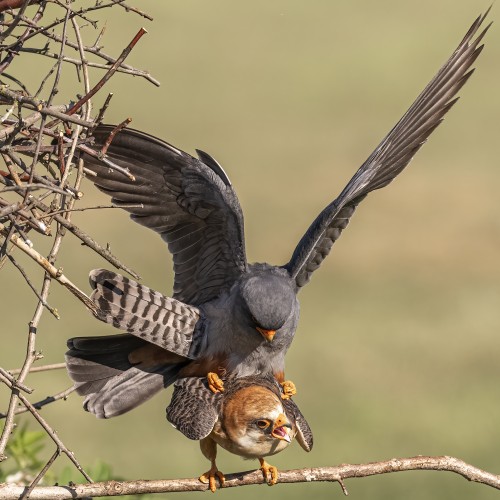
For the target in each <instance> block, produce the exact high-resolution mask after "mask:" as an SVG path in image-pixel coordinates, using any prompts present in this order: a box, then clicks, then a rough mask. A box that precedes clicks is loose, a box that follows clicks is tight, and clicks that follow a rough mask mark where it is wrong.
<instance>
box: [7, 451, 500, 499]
mask: <svg viewBox="0 0 500 500" xmlns="http://www.w3.org/2000/svg"><path fill="white" fill-rule="evenodd" d="M412 470H413V471H417V470H427V471H431V470H434V471H442V472H453V473H455V474H459V475H460V476H462V477H464V478H465V479H467V480H468V481H474V482H476V483H481V484H485V485H487V486H491V487H492V488H496V489H500V476H499V475H496V474H491V473H490V472H486V471H483V470H481V469H478V468H477V467H474V466H473V465H470V464H468V463H466V462H464V461H463V460H460V459H458V458H454V457H448V456H440V457H426V456H418V457H412V458H393V459H392V460H387V461H385V462H372V463H367V464H343V465H338V466H334V467H315V468H311V469H293V470H286V471H280V472H279V477H278V484H280V483H281V484H285V483H288V484H289V483H312V482H318V481H320V482H338V483H342V481H343V480H345V479H351V478H356V477H368V476H375V475H378V474H389V473H392V472H402V471H412ZM225 477H226V482H225V485H224V488H234V487H237V486H248V485H251V484H263V483H264V482H265V481H264V479H263V476H262V472H261V471H245V472H238V473H236V474H227V475H226V476H225ZM208 488H209V486H208V485H207V484H204V483H201V482H200V481H199V480H198V479H195V478H193V479H164V480H161V479H160V480H138V481H105V482H100V483H92V484H79V485H71V486H41V487H37V488H35V489H34V490H33V491H32V493H31V495H30V498H32V499H33V500H45V499H51V500H52V499H54V500H55V499H57V500H63V499H74V498H88V497H106V496H121V495H141V494H146V493H173V492H185V491H206V490H208ZM23 491H25V488H23V487H20V486H12V485H8V484H6V485H0V500H10V499H14V498H18V497H19V496H20V495H22V493H23Z"/></svg>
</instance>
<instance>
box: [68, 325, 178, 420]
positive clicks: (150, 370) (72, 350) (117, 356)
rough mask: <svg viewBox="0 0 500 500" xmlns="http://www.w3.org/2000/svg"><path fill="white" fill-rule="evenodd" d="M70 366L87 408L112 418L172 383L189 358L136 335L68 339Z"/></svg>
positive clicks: (99, 415) (70, 371) (71, 373)
mask: <svg viewBox="0 0 500 500" xmlns="http://www.w3.org/2000/svg"><path fill="white" fill-rule="evenodd" d="M68 347H69V351H68V352H67V353H66V367H67V370H68V374H69V376H70V377H71V378H72V379H73V381H74V382H75V386H76V391H77V393H78V394H80V395H82V396H86V398H85V401H84V405H83V406H84V408H85V410H87V411H89V412H90V413H93V414H94V415H95V416H96V417H97V418H110V417H115V416H117V415H121V414H122V413H125V412H127V411H129V410H132V409H133V408H135V407H136V406H139V405H140V404H141V403H144V402H145V401H147V400H148V399H150V398H151V397H152V396H154V394H156V393H157V392H158V391H160V390H161V389H163V388H164V387H167V386H168V385H170V384H172V383H173V382H174V381H175V379H176V377H177V374H178V372H179V370H181V368H182V367H183V366H185V365H186V363H187V362H188V360H186V359H185V358H182V357H180V356H176V355H173V354H171V353H168V352H167V351H165V350H163V349H160V348H159V347H156V346H154V345H152V344H149V343H148V342H145V341H143V340H141V339H139V338H136V337H133V336H132V335H128V334H123V335H109V336H104V337H76V338H73V339H69V340H68Z"/></svg>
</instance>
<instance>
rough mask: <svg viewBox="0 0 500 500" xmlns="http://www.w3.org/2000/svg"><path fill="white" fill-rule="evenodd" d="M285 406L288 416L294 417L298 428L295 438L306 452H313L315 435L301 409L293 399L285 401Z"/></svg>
mask: <svg viewBox="0 0 500 500" xmlns="http://www.w3.org/2000/svg"><path fill="white" fill-rule="evenodd" d="M283 406H284V407H285V411H286V413H287V415H289V416H293V420H294V421H295V426H296V427H297V435H296V436H295V437H296V439H297V441H298V442H299V444H300V446H301V447H302V448H303V449H304V450H305V451H311V450H312V447H313V434H312V430H311V428H310V427H309V424H308V423H307V420H306V419H305V417H304V415H302V413H301V411H300V410H299V407H298V406H297V405H296V404H295V402H294V401H292V400H291V399H285V400H283Z"/></svg>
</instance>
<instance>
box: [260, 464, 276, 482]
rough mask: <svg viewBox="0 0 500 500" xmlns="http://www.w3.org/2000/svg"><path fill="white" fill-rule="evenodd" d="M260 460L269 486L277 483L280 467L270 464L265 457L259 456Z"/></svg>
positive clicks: (261, 468)
mask: <svg viewBox="0 0 500 500" xmlns="http://www.w3.org/2000/svg"><path fill="white" fill-rule="evenodd" d="M259 462H260V470H261V471H262V474H264V480H265V481H266V483H267V484H268V485H269V486H273V485H275V484H276V483H277V481H278V469H277V468H276V467H275V466H274V465H269V464H268V463H267V462H266V461H265V460H264V459H263V458H259Z"/></svg>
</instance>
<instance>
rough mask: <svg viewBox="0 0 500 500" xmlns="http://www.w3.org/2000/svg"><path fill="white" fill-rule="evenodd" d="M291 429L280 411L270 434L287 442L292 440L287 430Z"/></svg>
mask: <svg viewBox="0 0 500 500" xmlns="http://www.w3.org/2000/svg"><path fill="white" fill-rule="evenodd" d="M291 430H292V426H291V425H290V423H289V422H288V419H287V418H286V417H285V415H283V413H280V414H279V415H278V418H277V419H276V420H275V422H274V426H273V431H272V432H271V436H273V437H275V438H277V439H283V440H284V441H286V442H287V443H290V442H291V441H292V438H291V437H290V434H289V432H290V431H291Z"/></svg>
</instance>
